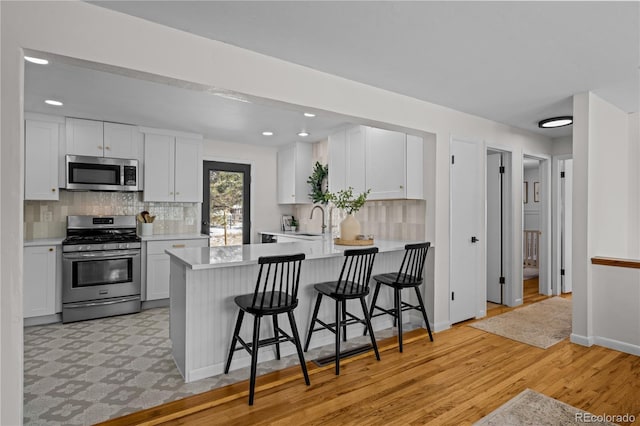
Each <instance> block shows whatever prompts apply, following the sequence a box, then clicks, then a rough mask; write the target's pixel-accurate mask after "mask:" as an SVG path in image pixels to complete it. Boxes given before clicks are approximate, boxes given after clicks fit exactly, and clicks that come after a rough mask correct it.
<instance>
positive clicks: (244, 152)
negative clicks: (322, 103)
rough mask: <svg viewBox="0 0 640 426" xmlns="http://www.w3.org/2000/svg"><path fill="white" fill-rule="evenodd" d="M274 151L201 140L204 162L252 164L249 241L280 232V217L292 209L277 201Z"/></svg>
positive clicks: (275, 153)
mask: <svg viewBox="0 0 640 426" xmlns="http://www.w3.org/2000/svg"><path fill="white" fill-rule="evenodd" d="M277 152H278V150H277V148H275V147H268V146H258V145H245V144H238V143H231V142H223V141H214V140H209V139H205V140H204V150H203V155H204V159H205V160H210V161H225V162H230V163H241V164H250V165H251V177H252V181H251V206H252V207H253V208H252V210H251V242H259V240H258V239H257V238H258V237H257V232H260V231H269V230H272V231H273V230H276V229H279V228H280V219H281V217H282V215H283V214H285V213H287V214H288V213H290V210H291V209H290V208H289V207H286V206H279V205H278V202H277V197H276V179H277V176H276V175H277V173H276V171H277V169H276V156H277ZM258 207H259V208H258Z"/></svg>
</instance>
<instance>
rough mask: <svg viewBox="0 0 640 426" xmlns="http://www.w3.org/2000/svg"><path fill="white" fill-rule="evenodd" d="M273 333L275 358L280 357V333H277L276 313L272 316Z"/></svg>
mask: <svg viewBox="0 0 640 426" xmlns="http://www.w3.org/2000/svg"><path fill="white" fill-rule="evenodd" d="M272 318H273V334H274V337H275V338H276V359H277V360H279V359H280V341H279V338H280V334H279V333H278V315H274V316H273V317H272Z"/></svg>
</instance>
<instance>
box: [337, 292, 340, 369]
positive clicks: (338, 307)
mask: <svg viewBox="0 0 640 426" xmlns="http://www.w3.org/2000/svg"><path fill="white" fill-rule="evenodd" d="M338 375H340V301H339V300H336V376H338Z"/></svg>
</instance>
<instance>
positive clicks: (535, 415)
mask: <svg viewBox="0 0 640 426" xmlns="http://www.w3.org/2000/svg"><path fill="white" fill-rule="evenodd" d="M617 417H622V416H609V415H593V414H590V413H588V412H586V411H582V410H580V409H578V408H576V407H573V406H571V405H569V404H565V403H564V402H562V401H558V400H557V399H553V398H549V397H548V396H546V395H543V394H541V393H538V392H536V391H533V390H531V389H525V390H524V391H522V392H521V393H520V394H518V395H516V396H515V397H514V398H512V399H510V400H509V401H507V402H506V403H505V404H503V405H502V406H500V407H498V408H497V409H496V410H495V411H493V412H491V413H489V414H488V415H487V416H485V417H483V418H482V419H480V420H478V421H477V422H476V423H474V425H473V426H494V425H495V426H504V425H532V426H533V425H535V426H547V425H548V426H556V425H581V424H585V423H588V424H590V425H613V423H609V422H608V421H607V420H609V419H611V420H615V421H621V419H618V418H617Z"/></svg>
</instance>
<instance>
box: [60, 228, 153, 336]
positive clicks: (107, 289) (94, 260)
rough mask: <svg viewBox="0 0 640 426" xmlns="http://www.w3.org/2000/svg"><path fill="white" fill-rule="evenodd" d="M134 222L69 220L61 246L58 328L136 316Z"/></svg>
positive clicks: (138, 280) (138, 244)
mask: <svg viewBox="0 0 640 426" xmlns="http://www.w3.org/2000/svg"><path fill="white" fill-rule="evenodd" d="M140 252H141V242H140V237H138V236H137V235H136V217H135V216H68V217H67V238H66V239H65V240H64V241H63V242H62V322H63V323H67V322H73V321H82V320H87V319H93V318H101V317H108V316H113V315H122V314H129V313H134V312H140V288H141V274H140Z"/></svg>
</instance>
